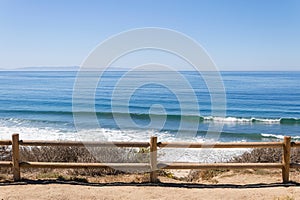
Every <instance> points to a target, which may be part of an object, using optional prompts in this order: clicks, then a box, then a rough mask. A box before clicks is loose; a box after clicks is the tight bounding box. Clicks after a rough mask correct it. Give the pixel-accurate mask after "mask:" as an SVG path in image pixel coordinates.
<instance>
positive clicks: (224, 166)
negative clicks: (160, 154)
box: [158, 163, 283, 169]
mask: <svg viewBox="0 0 300 200" xmlns="http://www.w3.org/2000/svg"><path fill="white" fill-rule="evenodd" d="M282 167H283V165H282V163H158V168H159V169H249V168H252V169H262V168H263V169H281V168H282Z"/></svg>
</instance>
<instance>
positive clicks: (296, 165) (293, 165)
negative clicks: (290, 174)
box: [290, 163, 300, 169]
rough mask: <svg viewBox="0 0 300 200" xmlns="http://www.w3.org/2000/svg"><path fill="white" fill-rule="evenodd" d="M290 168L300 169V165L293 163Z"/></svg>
mask: <svg viewBox="0 0 300 200" xmlns="http://www.w3.org/2000/svg"><path fill="white" fill-rule="evenodd" d="M290 168H294V169H295V168H300V163H291V165H290Z"/></svg>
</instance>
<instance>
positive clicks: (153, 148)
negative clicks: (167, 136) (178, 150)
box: [150, 137, 158, 183]
mask: <svg viewBox="0 0 300 200" xmlns="http://www.w3.org/2000/svg"><path fill="white" fill-rule="evenodd" d="M150 166H151V172H150V181H151V182H152V183H155V182H157V181H158V179H157V137H151V138H150Z"/></svg>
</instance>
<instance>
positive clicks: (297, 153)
mask: <svg viewBox="0 0 300 200" xmlns="http://www.w3.org/2000/svg"><path fill="white" fill-rule="evenodd" d="M281 161H282V149H281V148H258V149H253V150H252V151H250V152H245V153H244V154H242V155H241V156H238V157H234V158H232V159H231V160H230V161H229V162H233V163H276V162H281ZM291 162H292V163H300V149H299V148H292V151H291ZM228 171H229V170H225V169H223V170H222V169H209V170H191V172H190V174H189V175H188V177H187V178H186V179H185V180H186V181H188V182H195V181H203V180H205V181H211V182H215V180H214V177H216V176H219V175H221V174H222V173H224V172H228ZM291 171H299V170H298V169H297V170H294V169H291ZM234 172H235V173H239V174H244V173H251V174H255V175H266V174H271V173H277V172H273V171H270V170H264V169H253V170H252V169H251V170H234Z"/></svg>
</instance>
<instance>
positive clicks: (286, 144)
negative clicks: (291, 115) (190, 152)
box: [0, 134, 300, 183]
mask: <svg viewBox="0 0 300 200" xmlns="http://www.w3.org/2000/svg"><path fill="white" fill-rule="evenodd" d="M1 145H12V160H11V161H0V167H11V168H12V171H13V178H14V181H19V180H20V179H21V174H20V168H109V167H110V168H115V169H118V168H119V169H122V168H123V169H124V168H130V169H145V170H148V171H150V181H151V182H157V181H158V179H157V171H158V170H160V169H219V168H222V169H247V168H249V169H257V168H261V169H271V168H272V169H281V170H282V181H283V183H287V182H289V173H290V168H300V164H298V163H290V157H291V156H290V154H291V148H292V147H295V148H299V147H300V142H291V137H289V136H285V137H284V140H283V141H282V142H241V143H214V144H208V143H182V142H181V143H178V142H172V143H169V142H157V137H151V138H150V142H84V143H82V142H77V141H34V140H24V141H23V140H19V135H18V134H13V135H12V140H0V146H1ZM20 146H77V147H84V146H89V147H143V148H148V147H150V163H69V162H26V161H20V154H19V149H20ZM158 148H282V150H283V154H282V155H283V158H282V162H281V163H188V162H186V163H159V162H158V161H157V150H158Z"/></svg>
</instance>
